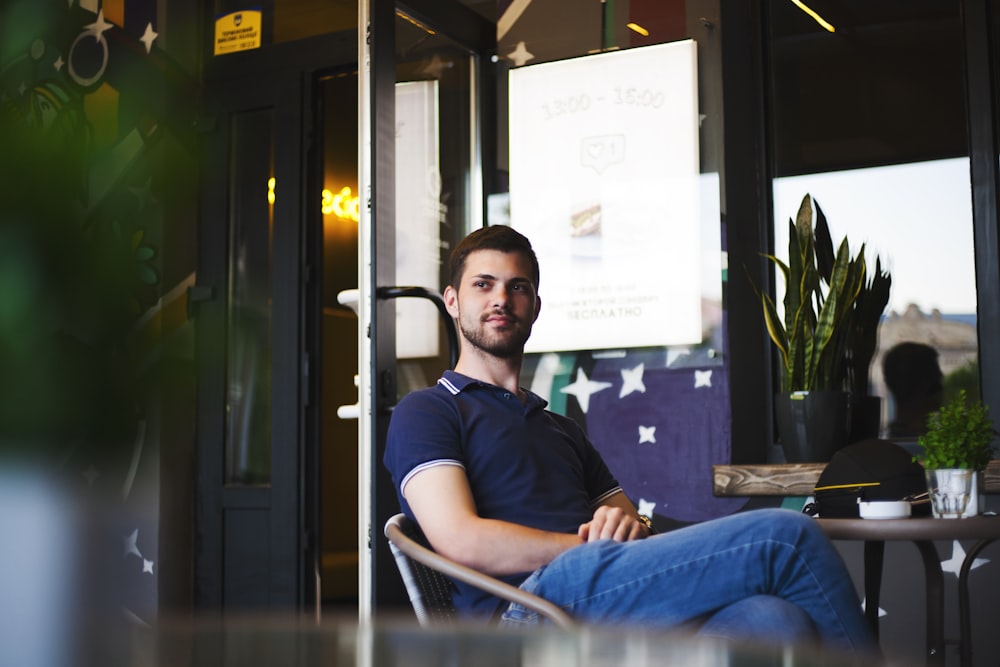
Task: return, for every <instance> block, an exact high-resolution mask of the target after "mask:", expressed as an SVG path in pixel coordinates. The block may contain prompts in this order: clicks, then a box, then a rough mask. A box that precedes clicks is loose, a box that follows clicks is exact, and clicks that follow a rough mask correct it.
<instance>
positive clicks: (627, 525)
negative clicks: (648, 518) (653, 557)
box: [577, 505, 649, 542]
mask: <svg viewBox="0 0 1000 667" xmlns="http://www.w3.org/2000/svg"><path fill="white" fill-rule="evenodd" d="M577 534H578V535H579V536H580V539H581V540H583V541H584V542H596V541H597V540H614V541H616V542H628V541H629V540H641V539H643V538H645V537H649V530H648V529H647V528H646V526H645V525H643V524H642V523H641V522H640V521H639V520H638V519H637V518H636V517H634V516H633V515H632V514H630V513H629V512H627V511H626V510H625V509H623V508H621V507H615V506H612V505H601V506H600V507H598V508H597V511H595V512H594V518H593V519H591V520H590V521H588V522H587V523H584V524H581V525H580V528H579V530H578V531H577Z"/></svg>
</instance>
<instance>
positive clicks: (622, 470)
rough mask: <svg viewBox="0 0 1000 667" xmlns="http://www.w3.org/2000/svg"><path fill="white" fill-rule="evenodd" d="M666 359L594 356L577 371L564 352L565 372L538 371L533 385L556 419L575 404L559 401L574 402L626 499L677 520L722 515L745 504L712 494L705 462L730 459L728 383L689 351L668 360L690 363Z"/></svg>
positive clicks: (659, 354) (661, 353)
mask: <svg viewBox="0 0 1000 667" xmlns="http://www.w3.org/2000/svg"><path fill="white" fill-rule="evenodd" d="M668 356H670V355H669V350H666V351H665V350H655V351H653V350H650V351H647V350H629V351H627V352H626V353H625V354H621V355H604V354H602V355H596V354H595V355H592V356H588V357H587V358H588V359H589V360H590V361H591V362H592V363H590V364H589V365H585V366H584V365H583V364H580V360H579V355H573V354H566V355H563V356H562V359H563V362H565V363H563V362H561V363H560V366H563V367H565V366H566V365H567V364H568V365H569V368H570V369H572V370H571V371H567V372H564V373H556V372H554V371H553V372H552V373H551V374H549V373H543V375H544V376H545V377H544V379H545V381H546V382H545V383H540V385H542V384H544V385H546V386H549V387H550V388H551V395H552V396H555V397H558V398H559V399H560V400H554V401H552V409H554V410H556V411H557V412H561V413H562V414H570V416H573V411H574V410H575V407H576V406H575V405H572V402H570V403H566V404H563V403H562V402H561V400H562V397H563V396H566V395H572V396H575V397H576V398H577V401H576V402H577V403H578V404H579V406H580V412H577V413H576V415H577V418H578V419H582V421H583V423H584V424H585V426H586V430H587V435H588V437H589V438H590V440H591V442H593V443H594V446H595V447H597V449H598V451H600V453H601V455H602V456H603V457H604V459H605V460H606V461H607V462H608V465H609V467H610V468H611V471H612V472H613V473H614V475H615V476H616V477H617V478H618V481H619V482H620V483H621V485H622V488H623V489H624V491H625V493H626V495H628V497H629V498H631V499H633V502H635V500H636V499H637V498H643V499H645V500H646V501H648V502H650V503H652V504H653V505H655V506H656V507H657V508H658V511H659V512H660V516H663V517H666V518H667V519H669V520H672V521H674V522H677V523H694V522H699V521H705V520H708V519H712V518H717V517H721V516H727V515H729V514H732V513H733V512H736V511H738V510H739V509H741V508H742V507H744V506H745V505H746V504H747V502H748V499H746V498H721V497H715V496H714V495H713V494H712V485H711V483H710V482H711V474H712V471H711V466H712V464H713V463H716V462H719V461H729V460H731V454H730V449H729V448H730V443H731V439H732V438H731V434H730V419H731V417H730V414H729V387H728V384H729V383H728V382H727V381H726V378H725V377H724V376H720V375H719V374H720V373H724V372H725V369H724V367H723V366H721V365H713V364H712V361H711V360H708V359H706V360H705V362H706V363H705V364H701V363H700V362H701V361H702V360H701V359H700V358H698V359H695V358H694V357H692V355H690V354H689V355H688V356H687V357H684V358H682V357H676V356H675V357H674V359H675V363H677V364H678V365H680V364H683V363H685V360H686V363H688V364H690V365H688V366H686V367H683V366H681V367H677V368H672V367H668V364H667V357H668ZM692 362H694V363H692ZM695 364H699V365H695ZM706 365H707V367H706ZM540 370H541V369H540ZM696 384H697V385H699V386H698V388H697V390H695V389H694V387H695V385H696ZM606 389H608V390H609V391H605V390H606ZM543 396H544V394H543ZM564 409H565V410H566V411H564ZM580 413H582V415H581V414H580ZM637 448H638V449H637Z"/></svg>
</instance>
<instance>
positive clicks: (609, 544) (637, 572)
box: [503, 509, 877, 653]
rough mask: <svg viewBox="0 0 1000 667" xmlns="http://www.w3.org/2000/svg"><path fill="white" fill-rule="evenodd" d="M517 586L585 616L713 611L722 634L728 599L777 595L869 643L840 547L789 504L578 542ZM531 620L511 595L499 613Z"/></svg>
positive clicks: (689, 618)
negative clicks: (625, 537) (628, 536)
mask: <svg viewBox="0 0 1000 667" xmlns="http://www.w3.org/2000/svg"><path fill="white" fill-rule="evenodd" d="M521 588H522V589H524V590H527V591H531V592H533V593H535V594H537V595H540V596H542V597H543V598H545V599H547V600H550V601H552V602H554V603H556V604H558V605H559V606H561V607H563V608H564V609H566V610H567V611H568V612H569V613H570V614H572V615H573V616H574V617H576V618H578V619H581V620H583V621H585V622H588V623H616V624H629V625H642V626H654V627H669V628H680V627H691V626H692V625H695V624H700V623H702V622H704V621H705V619H709V620H708V623H709V624H711V623H712V622H713V621H712V617H713V616H718V615H720V614H721V616H718V619H717V620H720V619H721V621H722V623H721V624H720V625H725V627H726V630H725V631H726V632H727V633H732V632H733V631H734V629H735V628H734V625H733V624H734V623H738V622H739V617H740V616H741V614H739V613H729V612H727V611H726V609H727V608H728V607H731V606H732V605H741V606H742V607H744V608H745V607H746V605H748V604H750V603H749V602H747V601H748V600H749V599H751V598H756V602H757V603H763V604H765V605H767V600H768V598H771V599H773V598H779V599H780V600H784V601H786V602H788V603H791V605H794V606H795V607H798V608H799V609H801V610H802V611H803V612H805V615H806V616H807V617H808V619H809V620H810V621H811V624H812V627H813V628H815V633H816V637H817V638H818V639H819V640H820V641H821V642H823V643H825V644H828V645H830V646H835V647H837V648H840V649H847V650H851V651H855V652H858V653H874V652H876V651H877V645H876V643H875V641H874V638H873V636H872V633H871V631H870V629H869V627H868V624H867V623H866V621H865V619H864V616H863V614H862V611H861V602H860V600H859V599H858V596H857V593H856V592H855V590H854V585H853V583H852V582H851V578H850V575H849V574H848V572H847V569H846V568H845V567H844V563H843V561H842V560H841V558H840V554H838V553H837V551H836V549H834V547H833V545H832V544H831V542H830V541H829V540H828V539H827V537H826V536H825V535H824V534H823V532H822V531H821V530H820V528H819V526H817V525H816V522H815V520H814V519H812V518H810V517H808V516H806V515H804V514H800V513H798V512H794V511H791V510H784V509H765V510H755V511H751V512H743V513H738V514H734V515H732V516H728V517H725V518H722V519H716V520H714V521H706V522H704V523H700V524H696V525H693V526H688V527H685V528H682V529H679V530H674V531H671V532H669V533H664V534H662V535H655V536H653V537H650V538H647V539H645V540H637V541H634V542H614V541H611V540H603V541H600V542H590V543H587V544H583V545H580V546H578V547H575V548H573V549H570V550H569V551H566V552H565V553H563V554H561V555H560V556H558V557H557V558H555V559H554V560H553V561H552V562H551V563H549V564H548V565H546V566H544V567H542V568H539V569H538V570H536V571H535V572H534V573H532V574H531V576H530V577H528V579H526V580H525V581H524V583H523V584H522V585H521ZM772 606H773V605H772ZM739 608H740V607H737V608H736V609H739ZM731 611H732V610H731ZM538 620H539V619H538V618H537V616H536V615H535V614H534V613H533V612H530V611H528V610H526V609H524V607H521V606H520V605H517V604H511V605H510V606H509V607H508V609H507V611H506V612H505V613H504V616H503V622H504V623H537V622H538ZM752 621H753V619H752V618H751V619H748V623H752ZM748 630H749V631H750V632H752V633H757V634H756V636H757V637H758V638H759V639H765V640H766V639H772V640H775V641H783V640H786V639H787V637H786V636H784V635H785V633H784V632H783V631H778V632H775V633H774V634H772V635H771V636H761V635H760V634H759V629H758V628H748ZM776 630H779V629H776Z"/></svg>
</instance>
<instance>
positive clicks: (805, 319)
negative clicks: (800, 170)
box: [758, 194, 891, 394]
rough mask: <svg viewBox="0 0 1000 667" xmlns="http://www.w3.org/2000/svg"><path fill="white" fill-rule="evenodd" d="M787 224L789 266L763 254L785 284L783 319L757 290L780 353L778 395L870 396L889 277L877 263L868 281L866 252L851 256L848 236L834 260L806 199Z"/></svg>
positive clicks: (824, 229)
mask: <svg viewBox="0 0 1000 667" xmlns="http://www.w3.org/2000/svg"><path fill="white" fill-rule="evenodd" d="M813 205H815V208H816V223H815V228H814V226H813V214H812V209H813ZM788 224H789V234H788V263H787V264H786V263H785V262H783V261H782V260H780V259H778V258H777V257H775V256H774V255H766V257H767V258H768V259H769V260H770V261H771V262H773V263H774V265H775V266H777V267H778V269H780V270H781V273H782V274H783V275H784V278H785V285H786V290H785V298H784V320H782V318H781V317H780V316H779V315H778V311H777V308H776V306H775V304H774V301H773V299H772V298H771V296H770V295H769V294H767V293H765V292H763V291H760V290H758V293H759V295H760V298H761V305H762V306H763V310H764V322H765V325H766V326H767V332H768V335H769V336H770V337H771V341H772V342H773V343H774V345H775V346H776V347H777V349H778V351H779V353H780V354H781V374H780V379H781V390H782V391H783V392H794V391H810V390H821V389H834V390H846V391H854V392H856V393H861V394H867V389H868V367H869V366H870V364H871V359H872V356H873V354H874V351H875V335H876V333H877V328H878V322H879V319H880V318H881V315H882V311H883V310H884V309H885V305H886V303H888V299H889V287H890V285H891V279H890V277H889V274H888V273H885V272H883V271H882V267H881V262H880V261H879V260H876V264H875V273H874V275H873V276H872V279H871V280H870V281H869V280H868V272H867V266H866V263H865V246H864V245H862V246H861V249H860V250H859V252H858V254H857V256H852V255H851V249H850V245H849V243H848V239H847V237H846V236H845V237H844V240H843V241H842V242H841V243H840V246H839V247H838V248H837V251H836V253H834V251H833V242H832V239H831V237H830V230H829V227H828V226H827V223H826V216H825V215H823V211H822V209H821V208H820V207H819V204H817V203H816V202H815V201H814V200H813V199H812V197H811V196H810V195H808V194H807V195H806V196H805V197H803V199H802V203H801V205H800V206H799V211H798V214H797V215H796V218H795V221H794V222H792V221H791V220H789V222H788Z"/></svg>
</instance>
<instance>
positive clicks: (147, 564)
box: [142, 558, 153, 574]
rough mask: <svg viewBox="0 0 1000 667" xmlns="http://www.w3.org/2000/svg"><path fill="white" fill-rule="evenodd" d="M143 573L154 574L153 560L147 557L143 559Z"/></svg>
mask: <svg viewBox="0 0 1000 667" xmlns="http://www.w3.org/2000/svg"><path fill="white" fill-rule="evenodd" d="M142 573H143V574H146V573H149V574H153V561H151V560H146V559H145V558H143V559H142Z"/></svg>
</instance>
